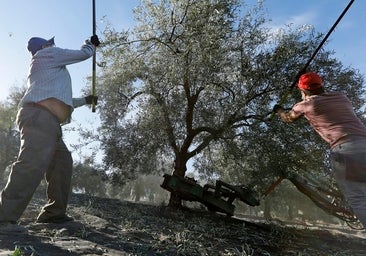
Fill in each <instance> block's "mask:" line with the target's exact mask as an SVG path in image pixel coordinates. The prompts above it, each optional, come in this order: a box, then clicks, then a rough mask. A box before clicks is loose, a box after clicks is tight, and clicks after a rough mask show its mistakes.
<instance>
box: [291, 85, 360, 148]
mask: <svg viewBox="0 0 366 256" xmlns="http://www.w3.org/2000/svg"><path fill="white" fill-rule="evenodd" d="M292 110H293V111H294V113H295V114H296V116H297V117H300V116H301V115H303V116H304V117H305V118H306V119H307V120H308V121H309V123H310V125H311V126H312V127H313V128H314V130H315V131H316V132H317V133H318V134H319V135H320V136H321V137H322V138H323V139H324V140H325V141H326V142H327V143H329V144H330V146H331V148H333V147H334V146H336V145H338V144H340V143H343V142H345V141H347V135H356V136H365V137H366V126H365V125H364V124H363V123H362V122H361V120H360V119H359V118H358V117H357V116H356V114H355V112H354V110H353V107H352V103H351V102H350V100H349V99H348V98H347V96H346V95H345V94H343V93H340V92H329V93H323V94H321V95H312V96H310V97H307V98H306V99H305V100H303V101H301V102H299V103H297V104H296V105H295V106H294V107H293V108H292Z"/></svg>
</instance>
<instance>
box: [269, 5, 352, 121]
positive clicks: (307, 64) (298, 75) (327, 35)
mask: <svg viewBox="0 0 366 256" xmlns="http://www.w3.org/2000/svg"><path fill="white" fill-rule="evenodd" d="M353 2H354V0H351V1H350V2H349V3H348V5H347V7H346V8H345V9H344V10H343V12H342V13H341V15H340V16H339V17H338V19H337V20H336V21H335V23H334V24H333V26H332V27H331V28H330V30H329V31H328V33H327V34H326V35H325V37H324V38H323V40H322V41H321V43H320V44H319V46H318V48H316V50H315V51H314V53H313V54H312V55H311V57H310V58H309V60H308V62H307V63H306V64H305V66H304V67H303V68H302V69H301V70H300V71H299V73H298V74H297V75H296V77H295V80H294V81H293V82H292V84H291V86H290V87H289V89H288V90H287V91H286V93H285V95H284V96H283V97H282V99H281V100H280V102H279V104H280V105H282V104H284V103H285V101H286V99H287V97H288V96H289V94H290V93H291V92H292V89H294V87H295V85H296V84H297V82H298V80H299V78H300V76H301V75H302V74H303V73H305V72H306V69H307V68H308V67H309V65H310V63H311V61H312V60H313V59H314V57H315V56H316V55H317V53H318V52H319V50H320V49H321V48H322V46H323V44H324V43H325V42H326V41H327V39H328V37H329V36H330V34H331V33H332V32H333V30H334V29H335V27H336V26H337V25H338V23H339V22H340V21H341V19H342V18H343V16H344V15H345V14H346V12H347V11H348V9H349V8H350V7H351V5H352V4H353ZM273 115H274V113H272V116H273Z"/></svg>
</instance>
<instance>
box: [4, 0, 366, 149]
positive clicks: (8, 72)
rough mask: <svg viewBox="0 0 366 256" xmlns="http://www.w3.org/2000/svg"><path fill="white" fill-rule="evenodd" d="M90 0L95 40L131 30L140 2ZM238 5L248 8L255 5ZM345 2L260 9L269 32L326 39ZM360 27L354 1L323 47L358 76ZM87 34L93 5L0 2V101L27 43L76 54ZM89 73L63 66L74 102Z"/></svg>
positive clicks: (362, 19)
mask: <svg viewBox="0 0 366 256" xmlns="http://www.w3.org/2000/svg"><path fill="white" fill-rule="evenodd" d="M95 1H96V16H97V17H96V18H97V34H98V35H101V32H102V31H103V29H104V27H105V25H106V21H108V22H110V23H111V24H112V26H113V27H114V28H115V29H116V30H117V31H120V30H122V29H128V28H132V27H133V26H134V21H135V20H134V17H133V8H134V7H136V6H137V5H138V4H139V3H140V1H139V0H95ZM243 2H244V3H246V4H247V5H248V6H249V7H250V6H252V5H253V3H256V2H257V1H256V0H248V1H243ZM348 3H349V1H348V0H343V1H341V0H306V1H303V0H266V1H265V2H264V5H265V7H266V9H267V12H268V14H267V17H268V18H269V19H271V20H272V22H271V26H273V27H284V26H285V25H286V24H293V25H295V26H297V25H304V24H307V25H312V26H314V28H315V30H316V31H318V32H323V33H324V34H326V33H327V32H328V30H329V29H330V28H331V26H332V25H333V24H334V22H335V21H336V20H337V19H338V17H339V16H340V14H341V13H342V11H343V10H344V9H345V7H346V6H347V5H348ZM365 25H366V1H365V0H356V1H354V3H353V5H352V6H351V8H350V9H349V11H348V12H347V13H346V14H345V16H344V17H343V19H342V20H341V22H340V23H339V25H338V26H337V28H336V29H335V31H334V32H333V33H332V34H331V35H330V37H329V40H328V41H327V44H326V45H325V46H324V47H325V48H326V49H328V50H334V51H335V57H337V58H338V59H339V60H341V61H342V62H343V63H344V64H345V65H346V66H351V67H353V68H356V69H358V70H360V72H361V73H362V74H365V73H366V62H365V59H366V48H365V45H366V33H365V31H364V30H365ZM91 33H92V0H63V1H60V0H32V1H24V0H11V1H10V0H0V91H1V94H0V100H4V99H5V98H6V97H7V96H8V93H9V88H10V87H12V86H14V85H17V86H18V85H21V84H23V83H24V81H25V79H26V76H27V72H28V68H29V61H30V54H29V53H28V51H27V49H26V45H27V42H28V40H29V38H31V37H33V36H39V37H44V38H47V39H48V38H51V37H53V36H55V42H56V45H57V46H58V47H62V48H69V49H78V48H79V47H80V46H81V45H82V43H83V42H84V40H85V39H87V38H89V37H90V36H91ZM101 40H103V38H101ZM91 68H92V63H91V59H89V60H86V61H84V62H82V63H77V64H74V65H71V66H69V67H68V69H69V71H70V73H71V77H72V81H73V94H74V96H75V97H77V96H81V89H82V88H83V87H84V86H85V84H86V77H88V76H90V75H91ZM291 82H292V81H289V83H291ZM98 90H103V85H99V84H97V88H96V91H97V94H98ZM73 120H74V121H73V123H74V125H84V126H90V127H97V126H98V122H99V119H98V118H97V113H92V112H91V110H90V109H88V108H87V107H82V108H79V109H76V110H75V111H74V114H73ZM65 136H66V137H67V138H66V141H67V142H69V143H71V144H72V143H77V140H78V139H80V138H79V137H78V136H75V135H71V134H65Z"/></svg>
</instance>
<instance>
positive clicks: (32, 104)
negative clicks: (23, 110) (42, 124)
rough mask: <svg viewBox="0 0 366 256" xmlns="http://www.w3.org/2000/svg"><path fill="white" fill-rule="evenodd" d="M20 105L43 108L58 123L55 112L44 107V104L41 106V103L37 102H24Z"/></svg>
mask: <svg viewBox="0 0 366 256" xmlns="http://www.w3.org/2000/svg"><path fill="white" fill-rule="evenodd" d="M22 107H35V108H39V109H42V110H45V111H47V112H48V113H50V114H51V115H52V116H53V117H54V118H55V119H56V121H57V123H60V121H59V120H58V118H57V116H55V114H53V113H52V112H51V111H50V110H49V109H48V108H46V107H45V106H42V105H41V104H38V103H37V102H26V103H24V104H23V106H22Z"/></svg>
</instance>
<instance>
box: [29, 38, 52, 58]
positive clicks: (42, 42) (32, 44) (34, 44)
mask: <svg viewBox="0 0 366 256" xmlns="http://www.w3.org/2000/svg"><path fill="white" fill-rule="evenodd" d="M54 44H55V37H52V38H51V39H49V40H46V39H44V38H41V37H32V38H31V39H29V41H28V46H27V49H28V51H30V52H31V53H32V55H34V54H36V52H38V51H39V50H41V49H42V48H43V47H44V46H51V45H54Z"/></svg>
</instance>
